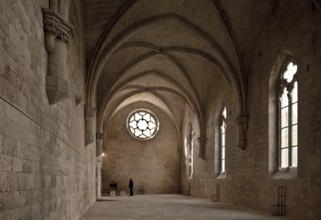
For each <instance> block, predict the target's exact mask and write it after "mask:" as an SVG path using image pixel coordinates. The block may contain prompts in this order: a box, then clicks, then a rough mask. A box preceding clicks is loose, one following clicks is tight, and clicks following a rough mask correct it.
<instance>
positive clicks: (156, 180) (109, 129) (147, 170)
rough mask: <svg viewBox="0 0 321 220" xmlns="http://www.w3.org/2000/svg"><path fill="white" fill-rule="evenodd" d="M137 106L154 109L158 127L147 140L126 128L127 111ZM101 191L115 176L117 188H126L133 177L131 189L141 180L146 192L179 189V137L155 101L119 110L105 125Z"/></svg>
mask: <svg viewBox="0 0 321 220" xmlns="http://www.w3.org/2000/svg"><path fill="white" fill-rule="evenodd" d="M136 108H146V109H149V110H151V111H152V112H154V113H155V114H156V115H157V117H158V119H159V122H160V129H159V132H158V133H157V134H156V136H155V137H154V138H152V139H150V140H137V139H135V138H134V137H132V136H131V135H130V134H129V132H128V131H127V128H126V118H127V116H128V114H129V113H130V112H131V111H133V110H135V109H136ZM103 148H104V151H105V153H106V156H105V157H103V159H102V160H103V165H102V170H103V185H102V187H103V191H104V192H109V187H108V183H109V181H110V180H115V181H116V182H117V183H118V191H120V190H126V191H127V192H128V180H129V178H132V179H133V181H134V193H137V192H138V190H139V184H140V182H144V190H145V193H146V194H152V193H179V191H180V177H179V174H180V164H179V148H178V137H177V133H176V129H175V127H174V124H173V122H172V121H171V120H170V119H169V117H168V116H167V115H166V114H165V113H164V112H163V111H161V110H160V109H159V108H157V107H155V106H154V105H151V104H148V103H146V102H145V103H144V102H140V103H136V104H131V105H130V106H127V107H125V108H123V109H122V110H120V111H119V112H118V113H117V114H116V115H115V116H114V117H113V119H112V120H111V122H110V124H109V125H107V124H105V127H104V146H103Z"/></svg>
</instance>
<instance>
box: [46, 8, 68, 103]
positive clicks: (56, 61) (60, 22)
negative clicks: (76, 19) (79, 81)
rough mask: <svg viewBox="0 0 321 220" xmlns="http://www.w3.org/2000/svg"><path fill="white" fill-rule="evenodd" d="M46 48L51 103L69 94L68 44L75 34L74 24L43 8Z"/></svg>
mask: <svg viewBox="0 0 321 220" xmlns="http://www.w3.org/2000/svg"><path fill="white" fill-rule="evenodd" d="M42 13H43V26H44V32H45V48H46V51H47V53H48V67H47V76H46V91H47V96H48V101H49V104H55V103H57V102H60V101H62V100H64V99H66V98H68V96H69V83H68V80H67V73H66V62H67V45H68V44H69V42H70V39H71V38H72V36H73V26H72V25H70V24H69V23H68V22H67V21H65V20H64V18H63V17H61V16H60V15H59V14H58V13H56V12H55V11H53V10H51V9H47V8H43V9H42Z"/></svg>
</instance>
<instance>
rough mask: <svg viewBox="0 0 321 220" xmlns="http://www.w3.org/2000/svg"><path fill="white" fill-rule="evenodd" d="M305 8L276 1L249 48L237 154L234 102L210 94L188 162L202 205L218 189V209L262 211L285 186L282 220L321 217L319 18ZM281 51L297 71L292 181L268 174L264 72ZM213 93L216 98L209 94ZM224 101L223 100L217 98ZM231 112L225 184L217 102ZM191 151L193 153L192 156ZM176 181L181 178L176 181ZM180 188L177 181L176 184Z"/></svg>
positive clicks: (308, 3)
mask: <svg viewBox="0 0 321 220" xmlns="http://www.w3.org/2000/svg"><path fill="white" fill-rule="evenodd" d="M311 3H312V2H311V1H296V4H291V3H289V2H287V1H281V2H280V1H278V3H277V4H276V5H275V7H274V9H273V13H272V14H271V17H270V18H269V19H268V20H267V23H266V27H265V28H264V30H263V32H262V33H261V35H260V39H259V41H258V44H257V47H256V48H257V51H256V57H255V59H253V62H252V66H251V67H250V69H251V71H250V72H249V77H248V108H249V113H248V114H249V117H250V121H249V127H248V132H247V136H248V145H247V148H246V150H245V151H241V150H240V149H239V148H238V147H237V139H236V136H237V132H236V131H237V130H236V128H237V127H236V124H235V121H234V120H235V119H236V118H237V116H238V115H237V112H236V109H235V106H234V105H235V104H234V103H235V100H234V102H233V97H231V96H228V94H230V93H231V92H230V91H231V90H229V91H228V89H227V87H226V83H225V85H223V84H224V80H223V81H222V80H221V81H219V82H222V83H218V84H217V85H216V88H214V89H213V99H212V101H211V102H209V105H208V108H207V110H206V112H207V124H208V127H207V131H208V133H207V144H206V158H205V160H202V159H200V158H198V157H197V154H194V155H195V160H194V161H195V165H194V169H195V172H194V177H193V179H192V180H191V181H190V182H191V183H190V184H191V195H193V196H201V197H207V198H210V196H211V194H215V188H216V185H217V184H220V189H221V190H220V194H221V195H220V199H221V201H222V202H227V203H232V204H235V205H240V206H246V207H249V208H255V209H260V210H264V211H266V212H269V208H270V204H275V203H276V202H277V186H278V185H284V186H286V187H287V215H288V216H289V218H290V219H298V220H299V219H300V220H301V219H310V220H318V219H320V218H321V209H320V202H321V199H320V198H321V195H320V193H321V190H320V187H321V176H320V170H321V162H320V161H321V160H320V158H321V146H320V143H321V142H320V139H321V133H320V130H321V129H320V124H321V115H320V113H319V112H320V107H321V105H320V103H321V98H320V94H321V86H320V83H321V74H320V70H321V63H320V60H321V52H320V49H319V48H320V47H321V40H320V37H318V36H320V34H321V26H320V21H321V11H319V10H318V9H317V8H316V7H315V6H314V5H313V4H311ZM284 50H287V51H289V52H291V53H292V54H293V56H294V58H295V60H296V62H297V64H298V82H299V136H298V140H299V167H298V169H297V176H296V175H292V176H291V175H276V174H278V172H277V171H276V170H274V171H273V172H270V171H271V170H270V167H271V163H275V161H274V159H275V156H273V155H272V156H271V151H272V148H275V147H276V146H275V144H273V143H271V140H270V139H269V117H273V116H274V115H271V114H272V113H271V111H269V109H270V107H269V82H270V76H271V72H272V67H273V65H274V63H275V62H276V61H277V57H278V56H279V55H280V53H281V52H282V51H284ZM218 93H220V95H215V94H218ZM224 94H225V95H224ZM222 102H227V106H228V108H229V106H230V107H231V112H230V114H231V115H230V118H231V119H230V120H231V121H230V122H229V124H228V128H231V130H230V129H228V131H227V132H228V134H227V152H226V154H227V155H226V158H227V161H226V169H227V173H226V176H225V177H222V176H221V175H217V172H216V171H215V167H216V165H215V164H216V163H217V162H216V160H217V156H216V155H215V154H214V152H215V147H216V146H217V143H215V142H217V140H218V137H216V135H217V134H216V133H217V132H215V126H217V123H216V121H215V118H216V114H217V109H218V107H219V106H220V103H222ZM196 150H197V149H196ZM182 176H183V175H182ZM184 181H186V180H184V178H183V179H182V185H183V182H184Z"/></svg>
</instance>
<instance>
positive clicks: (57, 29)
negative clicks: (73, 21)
mask: <svg viewBox="0 0 321 220" xmlns="http://www.w3.org/2000/svg"><path fill="white" fill-rule="evenodd" d="M42 13H43V18H44V22H43V25H44V30H45V32H46V33H49V34H52V35H54V36H55V37H56V39H58V40H61V41H63V42H65V43H66V44H68V43H69V40H70V39H71V38H72V36H73V26H72V25H70V24H69V23H67V22H66V21H65V20H64V19H63V18H62V17H61V16H60V15H58V14H57V13H55V12H54V11H52V10H50V9H47V8H43V9H42Z"/></svg>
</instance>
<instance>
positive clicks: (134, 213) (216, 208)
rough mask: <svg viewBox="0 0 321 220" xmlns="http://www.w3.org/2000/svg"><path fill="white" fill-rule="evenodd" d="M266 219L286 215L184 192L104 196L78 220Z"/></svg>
mask: <svg viewBox="0 0 321 220" xmlns="http://www.w3.org/2000/svg"><path fill="white" fill-rule="evenodd" d="M101 219H106V220H107V219H108V220H116V219H117V220H127V219H137V220H138V219H139V220H147V219H148V220H149V219H150V220H160V219H166V220H176V219H180V220H183V219H184V220H186V219H190V220H205V219H210V220H220V219H224V220H232V219H233V220H267V219H275V220H276V219H283V220H284V219H285V218H277V217H273V216H270V215H268V213H262V212H257V211H253V210H248V209H244V208H240V207H236V206H230V205H227V204H222V203H214V202H211V201H209V200H206V199H199V198H193V197H189V196H183V195H135V196H133V197H127V196H126V197H103V198H102V199H100V200H99V201H97V202H96V203H95V204H94V205H93V206H92V207H91V208H90V209H89V210H88V211H87V212H86V214H85V215H84V216H83V217H82V218H81V220H101Z"/></svg>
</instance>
